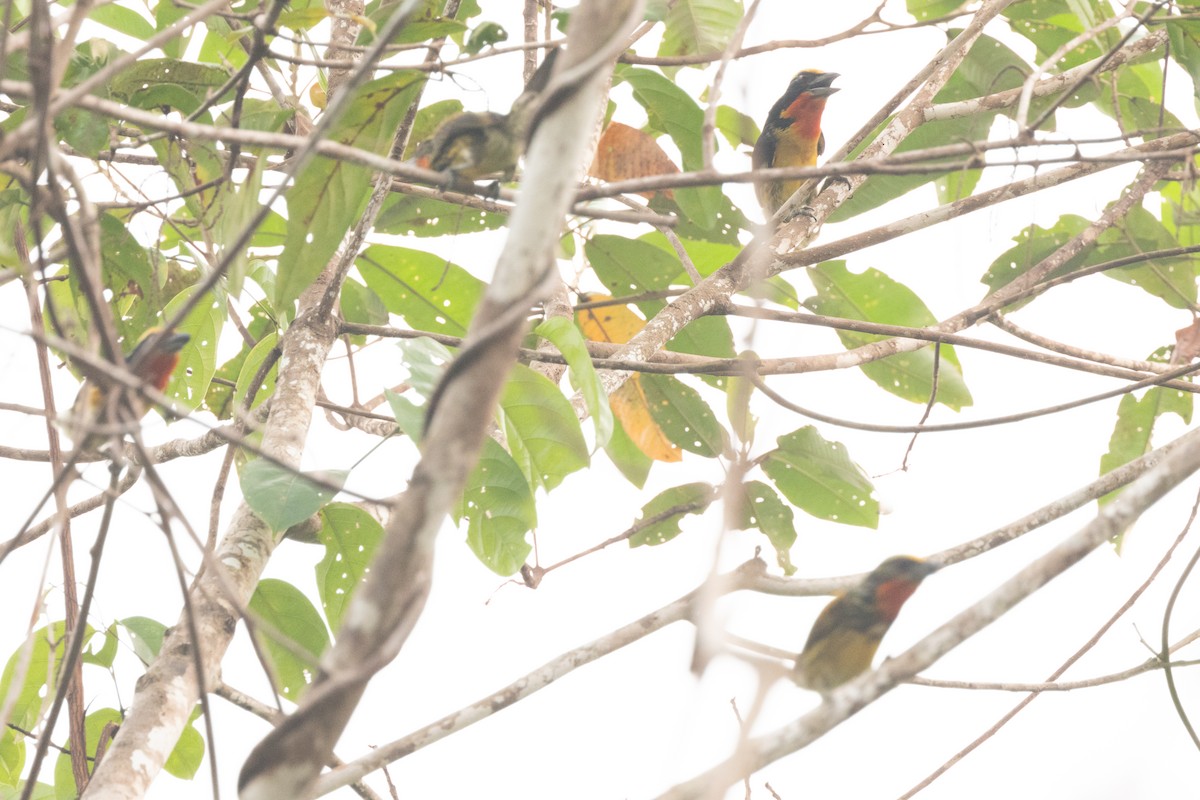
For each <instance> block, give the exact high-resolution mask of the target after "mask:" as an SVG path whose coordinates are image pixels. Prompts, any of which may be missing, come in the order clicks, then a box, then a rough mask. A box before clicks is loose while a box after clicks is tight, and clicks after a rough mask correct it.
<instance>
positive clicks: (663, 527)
mask: <svg viewBox="0 0 1200 800" xmlns="http://www.w3.org/2000/svg"><path fill="white" fill-rule="evenodd" d="M716 499H717V490H716V489H714V488H713V486H712V484H708V483H687V484H684V485H683V486H675V487H672V488H670V489H667V490H666V491H663V492H660V493H659V494H658V495H657V496H655V498H654V499H653V500H651V501H650V502H649V503H646V505H644V506H642V512H641V513H640V514H639V515H638V520H648V519H653V518H654V517H657V516H658V515H659V514H667V513H668V512H671V513H670V514H668V516H667V517H666V518H664V519H662V520H659V521H658V522H656V523H654V524H652V525H647V526H646V527H645V528H642V529H641V530H639V531H638V532H637V533H635V534H634V535H633V536H630V537H629V546H630V547H641V546H642V545H656V544H663V543H664V542H669V541H671V540H672V539H674V538H675V537H676V536H678V535H679V533H680V529H679V523H680V522H682V521H683V518H684V517H685V516H687V515H688V514H703V513H704V511H705V510H706V509H707V508H708V507H709V505H711V504H712V501H713V500H716Z"/></svg>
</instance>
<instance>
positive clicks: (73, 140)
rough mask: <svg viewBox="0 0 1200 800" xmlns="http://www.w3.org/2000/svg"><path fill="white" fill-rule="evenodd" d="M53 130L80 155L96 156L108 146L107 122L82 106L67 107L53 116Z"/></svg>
mask: <svg viewBox="0 0 1200 800" xmlns="http://www.w3.org/2000/svg"><path fill="white" fill-rule="evenodd" d="M54 130H55V131H57V132H58V135H59V136H61V137H62V138H63V141H65V142H66V143H67V144H69V145H71V147H73V148H74V149H75V150H78V151H79V153H80V155H84V156H87V157H88V158H96V157H97V156H98V155H100V153H102V152H103V151H104V150H106V149H108V147H109V140H110V136H109V122H108V120H107V119H105V118H104V117H101V116H100V115H98V114H94V113H92V112H91V111H88V110H86V109H83V108H68V109H65V110H64V111H63V112H62V113H61V114H59V115H58V116H56V117H55V118H54Z"/></svg>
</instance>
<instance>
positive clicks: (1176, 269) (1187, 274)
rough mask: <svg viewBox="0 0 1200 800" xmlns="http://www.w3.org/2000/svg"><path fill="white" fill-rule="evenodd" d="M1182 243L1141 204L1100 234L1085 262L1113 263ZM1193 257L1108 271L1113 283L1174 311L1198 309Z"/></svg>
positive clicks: (1152, 262)
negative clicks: (1141, 294)
mask: <svg viewBox="0 0 1200 800" xmlns="http://www.w3.org/2000/svg"><path fill="white" fill-rule="evenodd" d="M1178 246H1179V242H1178V240H1176V238H1175V237H1174V236H1172V235H1171V232H1170V231H1169V230H1168V229H1167V227H1166V226H1165V225H1163V223H1162V222H1160V221H1159V220H1158V218H1156V217H1155V216H1154V215H1153V214H1151V213H1150V212H1149V211H1147V210H1146V209H1145V208H1143V207H1142V206H1140V205H1135V206H1133V208H1131V209H1129V212H1128V213H1126V214H1125V215H1124V216H1122V217H1121V218H1120V219H1118V220H1117V221H1116V223H1115V224H1114V225H1113V226H1112V227H1111V228H1108V229H1107V230H1105V231H1104V232H1103V233H1101V234H1100V239H1099V240H1098V241H1097V243H1096V247H1095V248H1094V250H1093V251H1091V252H1089V253H1088V254H1087V257H1086V263H1089V264H1093V263H1101V262H1104V261H1114V260H1116V259H1118V258H1126V257H1128V256H1136V255H1138V254H1140V253H1146V252H1151V251H1154V250H1166V249H1168V248H1174V247H1178ZM1194 264H1195V258H1194V257H1193V256H1179V257H1176V258H1159V259H1154V260H1150V261H1143V262H1142V263H1140V264H1134V265H1132V266H1128V267H1119V268H1117V269H1110V270H1106V271H1105V273H1104V274H1105V275H1106V276H1108V277H1109V278H1112V279H1114V280H1118V281H1121V282H1122V283H1127V284H1129V285H1131V286H1137V287H1138V288H1139V289H1141V290H1142V291H1144V292H1147V293H1149V294H1150V295H1152V296H1154V297H1157V298H1160V299H1161V300H1163V301H1165V302H1166V303H1167V304H1168V305H1170V306H1172V307H1174V308H1180V309H1191V308H1195V306H1196V267H1195V266H1194Z"/></svg>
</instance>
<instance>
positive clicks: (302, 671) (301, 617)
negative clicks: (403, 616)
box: [247, 465, 329, 700]
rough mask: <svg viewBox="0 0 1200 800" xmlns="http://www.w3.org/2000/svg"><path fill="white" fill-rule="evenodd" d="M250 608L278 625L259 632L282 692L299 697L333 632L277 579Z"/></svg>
mask: <svg viewBox="0 0 1200 800" xmlns="http://www.w3.org/2000/svg"><path fill="white" fill-rule="evenodd" d="M247 466H249V465H247ZM250 611H251V612H252V613H253V614H254V615H255V617H256V618H257V619H258V620H259V621H260V622H265V623H267V624H268V625H270V626H271V627H272V628H274V630H273V631H271V630H269V629H264V628H263V626H261V625H260V626H257V627H256V629H255V633H256V634H257V635H258V640H259V643H260V644H261V645H262V646H263V649H264V652H265V654H266V656H267V662H268V664H269V665H270V667H271V669H272V672H273V673H274V675H275V681H276V684H277V685H278V686H279V691H280V693H281V694H282V695H283V696H284V697H286V698H288V699H289V700H296V699H297V698H299V697H300V695H301V694H303V692H304V690H305V689H307V688H308V684H309V683H311V682H312V679H313V676H314V675H315V674H316V667H317V661H318V660H319V659H320V657H321V653H323V652H325V648H327V647H328V646H329V632H328V631H327V630H325V623H324V622H322V621H321V615H320V614H318V613H317V609H315V608H313V604H312V603H311V602H309V600H308V598H307V597H305V596H304V593H303V592H301V591H300V590H299V589H297V588H296V587H295V586H292V585H291V584H290V583H287V582H285V581H280V580H275V579H274V578H263V579H262V580H261V581H259V582H258V586H257V587H256V588H255V590H254V596H253V597H251V598H250ZM279 636H284V637H286V639H287V642H288V643H282V642H280V641H279V639H278V637H279ZM289 643H290V646H289ZM297 650H300V651H302V652H300V653H297V652H296V651H297Z"/></svg>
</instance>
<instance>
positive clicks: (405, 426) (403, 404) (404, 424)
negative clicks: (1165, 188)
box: [383, 389, 425, 445]
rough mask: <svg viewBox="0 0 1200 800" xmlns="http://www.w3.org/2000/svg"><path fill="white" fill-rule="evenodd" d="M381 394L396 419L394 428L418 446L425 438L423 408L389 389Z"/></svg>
mask: <svg viewBox="0 0 1200 800" xmlns="http://www.w3.org/2000/svg"><path fill="white" fill-rule="evenodd" d="M383 394H384V396H385V397H387V401H388V405H389V406H390V407H391V409H392V416H393V417H395V418H396V427H398V428H399V429H400V431H401V432H402V433H407V434H408V436H409V438H410V439H412V440H413V441H414V442H416V443H417V444H418V445H419V444H420V443H421V439H422V438H424V436H425V406H423V405H417V404H416V403H414V402H413V401H412V400H410V399H408V398H407V397H405V396H404V395H401V394H397V393H396V392H393V391H392V390H391V389H384V390H383Z"/></svg>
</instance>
